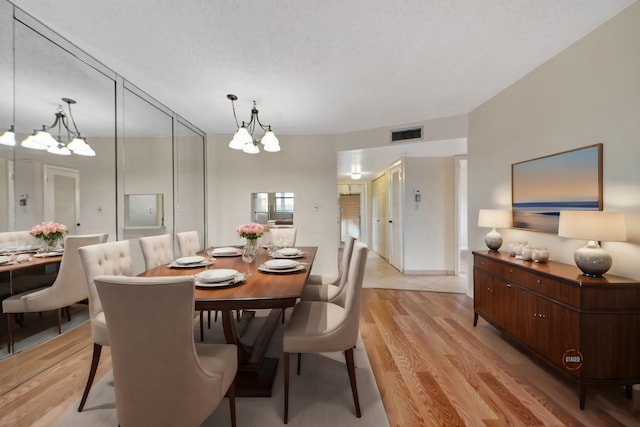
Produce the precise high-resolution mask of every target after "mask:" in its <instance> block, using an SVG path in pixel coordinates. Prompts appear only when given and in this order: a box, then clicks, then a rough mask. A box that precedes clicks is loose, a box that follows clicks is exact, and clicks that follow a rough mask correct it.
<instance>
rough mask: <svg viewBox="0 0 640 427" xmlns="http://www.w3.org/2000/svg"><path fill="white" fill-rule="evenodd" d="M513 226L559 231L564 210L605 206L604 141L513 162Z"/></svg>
mask: <svg viewBox="0 0 640 427" xmlns="http://www.w3.org/2000/svg"><path fill="white" fill-rule="evenodd" d="M511 177H512V186H511V191H512V201H513V226H514V227H515V228H524V229H530V230H535V231H544V232H548V233H557V232H558V220H559V216H560V211H561V210H601V209H602V144H596V145H592V146H589V147H584V148H579V149H577V150H572V151H567V152H563V153H559V154H554V155H551V156H546V157H541V158H538V159H533V160H528V161H525V162H521V163H514V164H513V165H511Z"/></svg>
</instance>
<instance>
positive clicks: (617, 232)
mask: <svg viewBox="0 0 640 427" xmlns="http://www.w3.org/2000/svg"><path fill="white" fill-rule="evenodd" d="M558 236H560V237H568V238H571V239H584V240H588V243H587V244H586V245H585V246H584V247H582V248H579V249H578V250H577V251H576V253H575V255H574V259H575V262H576V265H577V266H578V268H580V270H582V272H583V273H584V275H585V276H590V277H601V276H602V275H603V274H604V273H606V272H607V271H609V269H610V268H611V264H612V262H613V261H612V258H611V255H610V254H609V253H608V252H607V251H606V250H604V249H603V248H602V247H600V244H599V243H598V242H599V241H608V242H623V241H625V240H627V231H626V225H625V219H624V213H622V212H603V211H560V222H559V226H558Z"/></svg>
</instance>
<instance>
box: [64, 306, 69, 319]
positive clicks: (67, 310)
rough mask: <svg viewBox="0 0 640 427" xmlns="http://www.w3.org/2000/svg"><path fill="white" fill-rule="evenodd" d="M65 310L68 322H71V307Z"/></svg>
mask: <svg viewBox="0 0 640 427" xmlns="http://www.w3.org/2000/svg"><path fill="white" fill-rule="evenodd" d="M64 310H65V311H66V312H67V322H71V311H70V310H69V306H66V307H65V308H64Z"/></svg>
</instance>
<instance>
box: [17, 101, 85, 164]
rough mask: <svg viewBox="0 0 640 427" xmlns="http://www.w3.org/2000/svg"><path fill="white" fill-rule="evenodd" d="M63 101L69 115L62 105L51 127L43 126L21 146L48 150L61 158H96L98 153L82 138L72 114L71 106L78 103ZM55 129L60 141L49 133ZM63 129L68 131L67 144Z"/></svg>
mask: <svg viewBox="0 0 640 427" xmlns="http://www.w3.org/2000/svg"><path fill="white" fill-rule="evenodd" d="M62 101H63V102H65V103H66V104H67V111H68V112H69V114H66V113H65V111H64V110H63V108H62V105H60V106H59V107H58V110H57V111H56V113H55V116H56V117H55V120H54V122H53V123H52V124H51V126H45V125H42V129H41V130H34V131H33V133H32V134H31V135H29V136H28V137H27V138H25V139H24V140H23V141H22V142H21V143H20V145H21V146H23V147H26V148H32V149H34V150H47V152H49V153H52V154H58V155H61V156H69V155H71V153H73V154H77V155H79V156H95V155H96V152H95V151H93V148H91V146H90V145H89V144H87V141H86V139H84V138H83V137H82V136H80V131H79V130H78V127H77V126H76V121H75V120H74V119H73V115H72V114H71V104H75V103H76V101H74V100H73V99H69V98H62ZM69 119H70V120H69ZM71 126H73V128H72V127H71ZM55 128H57V129H58V139H56V138H54V137H53V136H52V135H51V133H50V132H49V130H50V129H55ZM63 128H64V131H66V139H65V140H66V141H67V142H66V143H63V142H62V134H63V133H64V132H63Z"/></svg>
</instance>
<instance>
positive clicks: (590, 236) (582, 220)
mask: <svg viewBox="0 0 640 427" xmlns="http://www.w3.org/2000/svg"><path fill="white" fill-rule="evenodd" d="M558 236H560V237H568V238H571V239H584V240H598V241H608V242H623V241H625V240H627V228H626V224H625V219H624V213H623V212H603V211H560V221H559V224H558Z"/></svg>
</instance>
